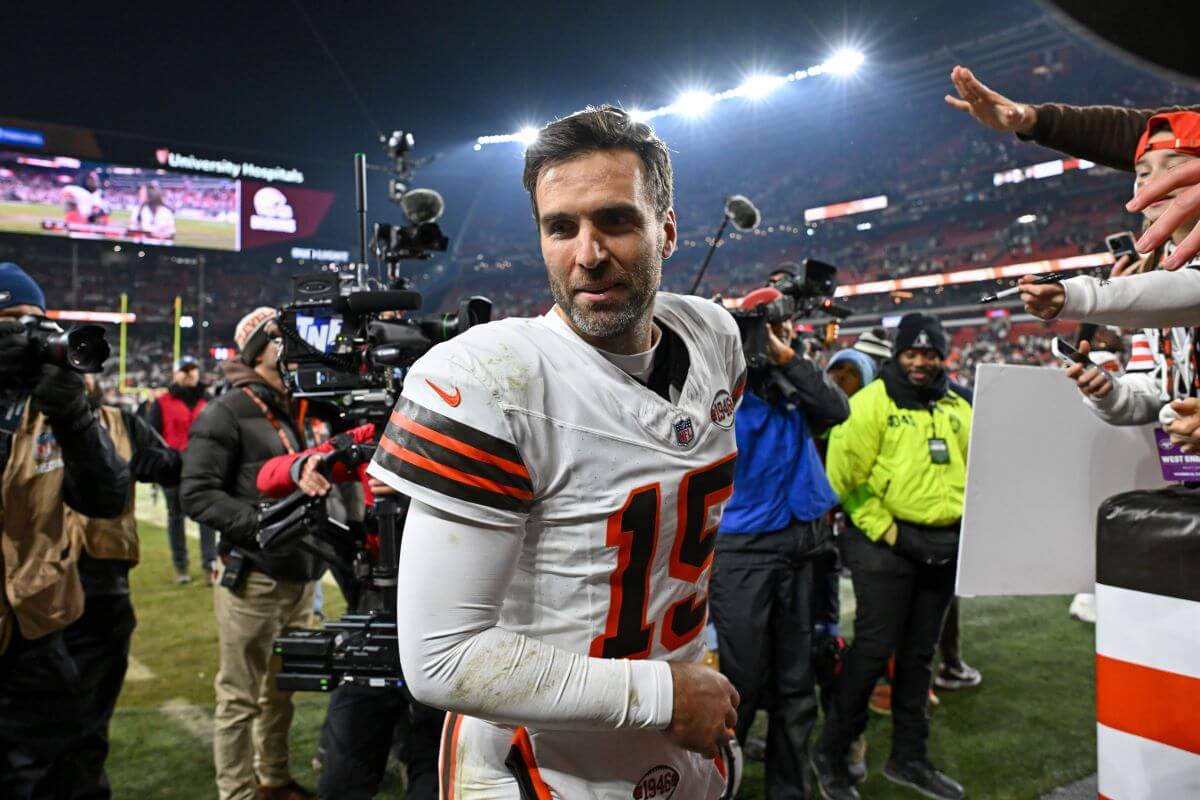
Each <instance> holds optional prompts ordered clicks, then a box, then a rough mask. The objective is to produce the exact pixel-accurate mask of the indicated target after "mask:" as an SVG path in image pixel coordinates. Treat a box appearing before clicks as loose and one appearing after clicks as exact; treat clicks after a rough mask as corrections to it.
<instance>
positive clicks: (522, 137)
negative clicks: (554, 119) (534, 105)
mask: <svg viewBox="0 0 1200 800" xmlns="http://www.w3.org/2000/svg"><path fill="white" fill-rule="evenodd" d="M538 133H539V131H538V129H537V128H535V127H533V126H532V125H527V126H526V127H524V128H521V130H519V131H518V132H517V141H518V142H520V143H521V144H523V145H525V146H526V147H529V145H531V144H533V143H534V142H536V141H537V139H538Z"/></svg>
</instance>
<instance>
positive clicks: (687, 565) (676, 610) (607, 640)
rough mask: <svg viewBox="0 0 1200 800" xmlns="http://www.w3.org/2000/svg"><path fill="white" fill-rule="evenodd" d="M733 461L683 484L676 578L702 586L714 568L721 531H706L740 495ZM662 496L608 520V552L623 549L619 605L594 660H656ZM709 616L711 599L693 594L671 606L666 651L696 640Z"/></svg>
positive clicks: (614, 597) (648, 497) (631, 502)
mask: <svg viewBox="0 0 1200 800" xmlns="http://www.w3.org/2000/svg"><path fill="white" fill-rule="evenodd" d="M736 458H737V454H736V453H732V454H730V455H728V456H726V457H725V458H723V459H721V460H720V461H718V462H716V463H715V464H710V465H709V466H707V467H701V468H700V469H695V470H692V471H691V472H689V473H687V474H686V475H684V476H683V480H682V481H681V482H680V484H679V508H678V511H677V514H676V520H677V522H676V525H677V527H676V530H675V539H674V544H673V545H672V547H671V559H670V562H669V566H668V572H669V574H670V576H671V577H672V578H677V579H679V580H682V581H687V582H689V583H697V582H698V581H699V580H700V576H701V575H702V574H704V570H705V569H707V568H708V566H709V564H710V563H712V554H713V547H714V546H715V545H716V533H717V530H716V527H715V526H713V527H708V528H706V527H705V524H706V522H707V520H708V516H709V510H710V509H711V508H712V507H713V506H715V505H718V504H720V503H724V502H725V501H726V500H728V499H729V497H730V495H732V494H733V465H734V460H735V459H736ZM661 494H662V492H661V488H660V485H659V484H657V483H651V484H648V485H646V486H642V487H639V488H637V489H634V490H633V491H632V492H630V493H629V497H628V498H626V500H625V505H623V506H622V507H621V509H620V510H619V511H617V512H616V513H615V514H613V515H612V516H611V517H609V518H608V535H607V542H606V543H607V544H608V546H609V547H615V548H617V568H616V570H614V571H613V573H612V576H611V577H610V578H609V589H610V591H611V601H610V605H609V610H608V620H607V622H606V624H605V629H604V633H603V634H602V635H600V636H597V637H596V638H595V639H594V640H593V641H592V646H591V649H590V652H589V654H590V655H591V656H592V657H594V658H645V657H647V656H648V655H650V650H651V647H652V645H653V641H654V628H655V625H656V623H654V622H648V621H647V620H646V606H647V601H648V600H649V597H650V578H651V575H650V565H651V564H653V563H654V554H655V552H656V551H657V549H658V540H659V520H660V517H662V516H665V514H660V510H659V508H660V505H661ZM707 615H708V595H707V593H704V594H697V593H693V594H690V595H688V596H687V597H685V598H683V599H682V600H680V601H679V602H677V603H674V604H672V605H671V607H670V608H668V609H667V612H666V613H665V614H664V615H663V619H662V621H661V624H660V625H659V630H660V638H661V640H662V645H663V647H665V648H666V649H667V650H676V649H678V648H680V647H683V646H684V645H685V644H687V643H688V642H690V641H691V640H692V639H694V638H696V635H697V634H699V633H700V631H701V630H702V629H703V628H704V621H705V618H706V617H707Z"/></svg>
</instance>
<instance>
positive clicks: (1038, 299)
mask: <svg viewBox="0 0 1200 800" xmlns="http://www.w3.org/2000/svg"><path fill="white" fill-rule="evenodd" d="M1035 280H1036V278H1034V276H1032V275H1023V276H1022V277H1021V280H1019V281H1017V287H1018V288H1019V289H1020V290H1021V302H1022V303H1024V304H1025V310H1026V311H1028V312H1029V313H1030V314H1033V315H1034V316H1035V317H1040V318H1041V319H1054V318H1055V317H1057V316H1058V315H1059V313H1060V312H1062V309H1063V303H1065V302H1066V300H1067V290H1066V289H1064V288H1063V287H1062V284H1061V283H1034V281H1035Z"/></svg>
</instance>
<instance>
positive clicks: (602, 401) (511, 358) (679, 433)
mask: <svg viewBox="0 0 1200 800" xmlns="http://www.w3.org/2000/svg"><path fill="white" fill-rule="evenodd" d="M555 313H556V312H555V311H554V310H551V312H550V313H549V314H548V315H547V316H545V317H536V318H529V319H507V320H503V321H499V322H493V323H490V324H487V325H482V326H477V327H475V328H472V329H471V330H469V331H467V332H466V333H464V334H462V335H460V336H458V337H456V338H455V339H453V340H451V341H449V342H446V343H443V344H439V345H438V346H436V347H434V348H433V349H432V350H430V351H429V353H427V354H426V355H425V356H424V357H422V358H421V359H420V360H419V361H418V362H417V363H416V364H415V365H414V366H413V367H412V369H411V370H410V372H409V374H408V376H407V377H406V379H405V385H404V391H403V395H402V397H401V398H400V400H399V401H398V403H397V405H396V407H395V410H394V412H393V414H392V417H391V421H390V423H389V425H388V427H387V430H386V432H385V434H384V436H383V437H382V440H381V442H380V447H379V449H378V451H377V454H376V457H375V464H374V465H373V466H372V468H371V471H372V474H375V475H376V476H378V477H383V478H385V479H386V480H387V482H388V483H390V484H392V485H393V486H395V487H396V488H398V489H399V490H400V491H402V492H404V493H406V494H408V495H410V496H411V497H412V498H414V499H416V500H419V501H421V502H423V503H426V504H428V505H430V506H433V507H435V508H437V509H440V510H442V511H444V512H447V513H450V514H453V515H457V516H459V517H463V518H466V519H470V520H475V521H478V522H481V523H492V524H496V523H499V524H513V523H520V524H523V526H524V530H525V536H524V540H523V546H522V550H521V555H520V560H519V563H518V565H517V570H516V576H515V578H514V580H513V582H512V584H511V585H510V589H509V592H508V595H507V597H506V598H505V600H504V603H503V605H502V607H501V611H500V623H499V624H500V627H502V628H504V629H506V630H510V631H513V632H515V633H518V634H522V635H525V636H528V637H531V638H535V639H539V640H542V641H544V642H546V643H548V644H550V645H553V646H555V647H558V648H562V649H564V650H567V651H570V652H572V653H577V654H581V655H588V656H592V657H598V658H625V659H659V660H672V661H696V660H699V659H700V658H701V657H702V655H703V652H704V636H703V635H702V634H703V631H704V627H705V622H706V619H707V594H708V577H709V571H710V567H711V563H712V553H713V547H714V544H715V538H716V531H717V527H718V525H719V522H720V518H721V512H722V509H723V508H724V506H725V503H726V501H727V500H728V499H729V497H730V495H731V494H732V491H733V474H734V459H735V457H736V453H737V444H736V440H735V439H734V433H733V417H734V409H735V407H736V404H737V402H738V399H739V398H740V395H741V391H742V387H743V383H744V381H745V361H744V358H743V356H742V350H741V344H740V338H739V335H738V330H737V325H736V323H735V322H734V321H733V319H732V317H731V316H730V315H729V314H728V313H727V312H726V311H725V310H724V309H723V308H721V307H720V306H719V305H717V304H715V303H712V302H710V301H706V300H702V299H699V298H695V297H684V296H679V295H673V294H666V293H660V294H659V295H658V296H657V298H656V302H655V311H654V317H655V321H656V323H657V324H658V326H659V328H660V329H662V330H663V334H662V336H663V338H662V339H661V340H660V344H659V347H660V348H661V347H663V346H664V345H666V344H667V341H666V340H667V339H668V337H672V336H673V337H676V338H674V340H673V343H672V347H673V348H674V352H676V353H678V352H679V345H682V347H683V348H685V349H686V352H687V360H686V363H687V371H686V379H683V380H682V386H681V387H678V388H679V392H678V396H677V401H676V402H674V403H672V402H669V401H668V400H667V399H665V398H664V397H663V396H661V395H660V394H658V393H656V392H655V391H653V390H651V389H650V388H648V387H647V386H645V385H643V384H641V383H639V382H638V381H636V380H634V379H633V378H632V377H630V376H629V375H628V374H627V373H625V372H623V371H622V370H621V369H619V368H618V367H616V366H615V365H614V364H612V363H611V362H610V361H609V360H608V359H606V358H605V357H604V355H603V354H601V353H600V352H599V351H597V350H596V349H595V348H594V347H592V346H591V345H589V344H587V343H586V342H585V341H583V340H582V339H581V338H579V337H578V336H577V335H576V334H575V333H574V332H573V331H571V329H570V328H569V327H567V326H565V325H564V324H562V323H561V321H560V320H556V319H554V318H553V317H551V316H550V315H553V314H555ZM676 374H677V375H679V377H680V378H681V379H682V374H683V373H682V371H681V370H679V371H677V372H676ZM447 578H448V579H452V576H447ZM401 613H403V610H402V611H401ZM459 729H461V731H460V730H459ZM468 732H474V733H473V734H468ZM463 735H472V736H473V738H475V739H476V740H477V741H476V743H475V744H476V746H475V747H474V748H473V749H471V748H466V749H465V750H464V752H465V751H466V750H471V752H472V756H471V758H472V760H475V761H478V760H479V759H481V758H483V759H484V760H486V761H490V762H492V763H493V765H494V766H495V767H496V768H497V774H500V772H502V771H504V770H505V769H506V768H505V766H504V761H505V759H506V757H509V760H511V753H510V752H509V750H510V745H511V746H512V747H516V746H517V745H520V746H521V747H520V748H518V749H519V750H520V751H521V754H522V756H523V757H524V756H525V755H527V756H528V759H529V760H531V761H532V762H534V765H535V766H534V768H533V774H535V775H538V776H540V777H539V778H538V780H541V781H544V782H545V783H546V785H547V786H548V791H549V792H551V794H552V795H553V796H561V797H585V796H586V797H642V796H645V797H651V796H659V797H664V796H668V795H669V794H671V793H675V790H674V786H676V785H677V786H678V792H677V793H675V794H676V796H677V797H688V798H693V797H694V798H708V797H714V798H715V797H717V796H719V794H720V791H721V788H722V787H723V785H724V784H723V778H722V777H720V775H719V774H718V772H719V771H720V768H719V767H717V766H715V765H714V764H713V762H712V761H706V760H704V759H702V758H701V757H700V756H698V755H696V754H694V753H689V752H686V751H683V750H682V749H680V748H677V747H675V746H674V745H672V744H671V743H670V742H669V741H668V740H667V738H666V736H665V735H664V734H663V733H662V732H661V731H654V730H638V731H630V730H617V731H601V732H580V731H570V732H555V731H539V730H537V729H536V728H529V729H528V730H526V729H524V728H517V729H514V728H510V727H506V726H501V725H494V724H493V723H489V722H483V721H480V720H470V721H469V724H466V725H461V724H460V725H459V726H458V728H456V730H455V732H454V737H453V738H454V739H455V740H457V739H459V738H461V736H463ZM518 735H519V736H520V737H526V739H522V740H521V741H517V740H516V739H514V736H518ZM514 752H516V751H514ZM489 754H490V755H489ZM450 756H451V757H453V753H451V754H450ZM485 766H486V765H483V764H476V765H475V770H474V771H475V773H476V774H480V770H479V768H481V767H485ZM445 769H446V765H445V764H444V765H443V771H445ZM508 769H511V765H510V767H509V768H508ZM648 776H649V777H648ZM647 781H649V784H656V785H657V787H658V788H657V790H656V789H654V788H653V787H652V786H650V785H649V784H647ZM668 784H670V785H671V792H666V791H663V789H664V788H665V787H667V785H668ZM639 787H641V788H639ZM655 791H657V792H658V794H652V792H655ZM455 796H456V797H457V796H458V795H457V794H456V795H455ZM464 796H465V795H464ZM470 796H472V797H474V796H475V795H474V794H472V795H470ZM489 796H490V795H489ZM539 796H540V795H539Z"/></svg>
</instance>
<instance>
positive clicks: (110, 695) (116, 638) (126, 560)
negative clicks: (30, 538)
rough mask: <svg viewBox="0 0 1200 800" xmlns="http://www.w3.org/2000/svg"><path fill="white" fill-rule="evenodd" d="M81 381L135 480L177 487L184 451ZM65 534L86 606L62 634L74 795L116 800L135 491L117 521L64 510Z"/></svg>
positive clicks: (90, 380)
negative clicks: (115, 753)
mask: <svg viewBox="0 0 1200 800" xmlns="http://www.w3.org/2000/svg"><path fill="white" fill-rule="evenodd" d="M83 382H84V385H85V386H86V388H87V398H88V404H89V406H90V407H91V409H92V412H93V413H94V414H95V415H96V419H97V420H98V421H99V422H100V424H101V425H102V426H103V427H104V429H105V430H107V431H108V436H109V438H110V439H111V440H112V443H113V447H115V448H116V451H117V454H118V455H119V456H120V457H121V458H123V459H125V460H126V461H127V462H128V463H129V470H130V472H131V473H132V478H133V480H135V481H140V482H143V483H157V484H160V485H162V486H164V487H175V486H177V485H178V483H179V471H180V468H181V458H180V455H179V452H178V451H177V450H174V449H172V448H170V447H168V446H167V443H166V442H164V441H163V440H162V439H161V438H159V436H158V435H157V434H156V433H155V432H154V431H153V430H152V429H151V428H150V426H149V425H148V424H147V423H146V422H145V421H143V420H142V419H141V418H140V417H138V416H137V415H135V414H132V413H130V412H128V411H123V410H122V409H120V408H117V407H116V406H106V405H102V395H101V391H100V385H99V383H98V382H97V381H96V378H95V376H93V375H85V376H83ZM67 528H68V530H69V532H70V537H71V542H72V544H73V545H74V546H75V547H76V548H77V552H79V577H80V579H81V580H82V581H83V594H84V600H85V602H84V607H83V616H82V617H80V618H79V619H78V620H76V621H75V622H74V623H72V624H71V625H70V626H68V627H67V629H66V630H65V631H64V632H63V636H64V638H65V640H66V644H67V650H68V652H70V654H71V658H72V660H73V661H74V662H75V666H76V667H77V668H78V669H79V690H80V692H79V693H80V697H81V702H82V708H83V741H82V743H81V744H80V746H79V748H78V750H77V751H76V756H75V762H76V765H77V772H76V775H75V783H74V786H73V787H72V791H71V797H72V798H88V800H93V799H106V798H109V797H111V796H112V791H111V789H110V788H109V785H108V777H107V776H106V775H105V773H104V760H105V758H106V757H107V756H108V725H109V722H110V720H111V719H112V714H113V709H114V708H115V707H116V705H117V697H118V696H119V695H120V694H121V685H122V684H123V683H124V682H125V669H126V667H127V666H128V664H129V643H130V640H131V639H132V638H133V629H134V627H136V625H137V619H136V618H135V616H134V613H133V605H132V603H130V599H129V570H130V569H132V568H133V567H134V566H135V565H136V564H137V563H138V558H139V544H138V533H137V520H136V519H135V518H134V492H133V486H132V485H130V489H129V495H128V498H127V500H126V503H125V508H124V510H123V511H122V512H121V515H120V516H118V517H115V518H112V519H95V518H89V517H87V516H85V515H83V514H80V513H78V512H76V511H73V510H72V509H67Z"/></svg>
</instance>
